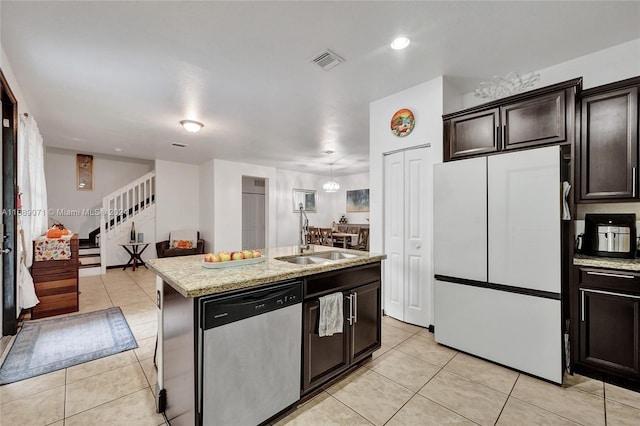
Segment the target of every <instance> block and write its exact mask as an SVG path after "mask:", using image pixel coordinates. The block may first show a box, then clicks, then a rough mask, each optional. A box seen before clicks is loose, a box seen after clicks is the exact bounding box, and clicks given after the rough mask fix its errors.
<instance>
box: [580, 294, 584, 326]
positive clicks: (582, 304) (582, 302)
mask: <svg viewBox="0 0 640 426" xmlns="http://www.w3.org/2000/svg"><path fill="white" fill-rule="evenodd" d="M580 321H582V322H584V290H583V289H580Z"/></svg>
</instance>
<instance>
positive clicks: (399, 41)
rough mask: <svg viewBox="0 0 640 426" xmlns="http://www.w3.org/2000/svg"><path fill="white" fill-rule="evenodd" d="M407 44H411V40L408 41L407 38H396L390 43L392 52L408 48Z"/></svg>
mask: <svg viewBox="0 0 640 426" xmlns="http://www.w3.org/2000/svg"><path fill="white" fill-rule="evenodd" d="M409 43H411V40H409V38H408V37H396V38H395V39H394V40H393V41H392V42H391V48H392V49H394V50H400V49H404V48H405V47H407V46H409Z"/></svg>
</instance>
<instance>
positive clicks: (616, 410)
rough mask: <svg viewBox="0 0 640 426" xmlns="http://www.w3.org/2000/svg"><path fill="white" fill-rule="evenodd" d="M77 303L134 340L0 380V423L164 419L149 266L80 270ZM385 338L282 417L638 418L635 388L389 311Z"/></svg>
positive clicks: (552, 421) (333, 420)
mask: <svg viewBox="0 0 640 426" xmlns="http://www.w3.org/2000/svg"><path fill="white" fill-rule="evenodd" d="M80 291H81V295H80V306H81V312H89V311H94V310H99V309H104V308H108V307H111V306H120V308H121V309H122V311H123V313H124V315H125V317H126V318H127V321H128V322H129V325H130V327H131V330H132V332H133V333H134V335H135V337H136V339H137V341H138V345H139V348H138V349H135V350H132V351H127V352H123V353H120V354H117V355H113V356H110V357H107V358H103V359H99V360H96V361H92V362H89V363H86V364H81V365H78V366H74V367H70V368H67V369H65V370H60V371H56V372H53V373H49V374H46V375H43V376H39V377H34V378H32V379H28V380H24V381H22V382H17V383H13V384H10V385H5V386H0V425H5V424H6V425H20V426H23V425H49V424H51V425H56V426H61V425H82V426H88V425H107V424H108V425H127V426H129V425H151V426H155V425H163V424H164V421H163V418H162V416H161V415H159V414H156V413H155V405H154V392H155V384H156V377H157V376H156V371H155V368H154V366H153V359H152V357H153V349H154V344H155V327H156V321H157V316H156V309H155V304H154V301H155V275H154V274H153V273H151V272H150V271H147V270H146V269H139V270H137V271H136V272H132V271H130V270H127V271H126V272H125V271H122V270H109V271H108V273H107V275H106V276H102V277H84V278H81V279H80ZM382 344H383V346H382V348H381V349H380V350H379V351H377V352H376V353H375V354H374V356H373V359H372V360H371V361H369V362H367V363H366V364H365V365H364V366H363V368H360V369H359V370H357V371H356V372H354V373H353V374H351V375H349V376H347V377H346V378H345V379H343V380H342V381H340V382H338V383H336V384H335V385H333V386H331V387H330V388H328V389H327V390H325V391H322V392H321V393H320V394H318V395H317V396H316V397H314V398H313V399H311V400H309V401H307V402H306V403H304V404H301V406H300V407H298V409H297V410H295V411H294V412H292V413H291V414H289V415H288V416H287V417H285V418H284V419H282V420H281V421H279V422H278V423H277V425H278V426H281V425H305V426H307V425H328V424H334V425H371V424H374V425H384V424H388V425H444V424H468V425H473V424H480V425H518V426H522V425H542V424H544V425H575V424H582V425H640V393H636V392H632V391H629V390H626V389H623V388H619V387H616V386H612V385H609V384H604V383H602V382H601V381H597V380H592V379H588V378H586V377H581V376H566V377H565V384H564V385H563V386H562V387H560V386H555V385H552V384H549V383H546V382H543V381H540V380H537V379H534V378H532V377H529V376H527V375H524V374H519V373H517V372H515V371H512V370H509V369H507V368H503V367H500V366H497V365H495V364H492V363H489V362H486V361H483V360H480V359H478V358H475V357H472V356H469V355H465V354H463V353H459V352H456V351H454V350H451V349H449V348H445V347H443V346H440V345H438V344H437V343H435V341H434V339H433V334H431V333H429V332H428V331H427V330H425V329H423V328H420V327H416V326H413V325H409V324H405V323H402V322H400V321H397V320H395V319H393V318H389V317H385V318H384V320H383V329H382Z"/></svg>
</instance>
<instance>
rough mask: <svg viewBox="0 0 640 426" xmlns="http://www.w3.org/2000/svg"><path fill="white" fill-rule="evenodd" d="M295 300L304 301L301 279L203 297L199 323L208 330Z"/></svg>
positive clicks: (286, 304) (287, 304)
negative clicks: (257, 288)
mask: <svg viewBox="0 0 640 426" xmlns="http://www.w3.org/2000/svg"><path fill="white" fill-rule="evenodd" d="M296 303H302V281H293V282H287V283H282V284H277V285H274V286H271V287H267V288H262V289H259V290H249V291H246V292H241V293H237V294H235V295H230V296H222V297H219V296H211V297H203V298H202V299H201V300H200V309H201V311H200V312H201V323H200V327H201V328H202V329H204V330H208V329H210V328H214V327H220V326H221V325H225V324H229V323H232V322H235V321H240V320H242V319H245V318H251V317H253V316H256V315H260V314H263V313H266V312H271V311H274V310H276V309H281V308H284V307H287V306H291V305H295V304H296Z"/></svg>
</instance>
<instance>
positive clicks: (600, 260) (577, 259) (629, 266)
mask: <svg viewBox="0 0 640 426" xmlns="http://www.w3.org/2000/svg"><path fill="white" fill-rule="evenodd" d="M573 264H574V265H575V266H590V267H594V268H606V269H615V270H619V271H634V272H640V258H633V259H629V258H620V257H598V256H589V255H586V254H579V253H576V254H575V255H574V256H573Z"/></svg>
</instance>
